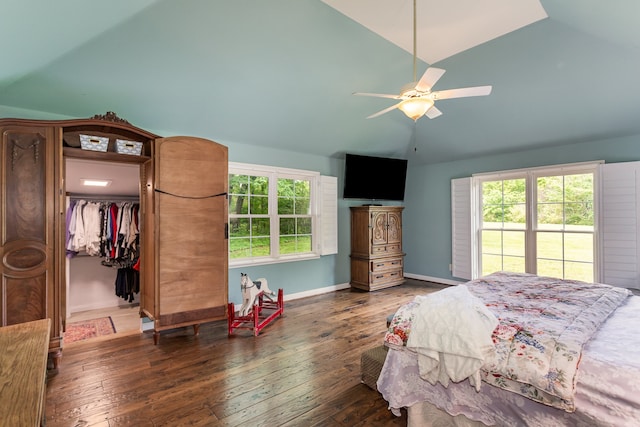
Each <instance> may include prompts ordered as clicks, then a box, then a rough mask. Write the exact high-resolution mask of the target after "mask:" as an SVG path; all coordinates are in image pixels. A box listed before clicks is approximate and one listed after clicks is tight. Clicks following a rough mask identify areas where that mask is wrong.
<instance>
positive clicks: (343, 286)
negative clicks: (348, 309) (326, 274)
mask: <svg viewBox="0 0 640 427" xmlns="http://www.w3.org/2000/svg"><path fill="white" fill-rule="evenodd" d="M350 287H351V285H349V284H348V283H341V284H339V285H334V286H326V287H324V288H318V289H311V290H310V291H303V292H296V293H295V294H289V295H287V294H284V300H285V301H292V300H296V299H300V298H306V297H312V296H315V295H322V294H328V293H329V292H335V291H340V290H342V289H349V288H350Z"/></svg>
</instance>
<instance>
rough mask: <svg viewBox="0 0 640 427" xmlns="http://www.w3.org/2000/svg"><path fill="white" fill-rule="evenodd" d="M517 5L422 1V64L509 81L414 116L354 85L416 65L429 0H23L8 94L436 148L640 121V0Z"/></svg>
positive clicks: (224, 137)
mask: <svg viewBox="0 0 640 427" xmlns="http://www.w3.org/2000/svg"><path fill="white" fill-rule="evenodd" d="M6 3H8V4H6ZM513 3H515V2H513V1H512V0H490V1H486V2H478V1H477V0H451V1H448V2H441V1H437V0H418V11H419V13H418V56H419V58H420V59H419V61H418V67H417V68H418V70H417V71H418V75H421V74H422V73H423V72H424V70H426V68H427V67H428V66H431V65H433V66H437V67H439V68H443V69H445V70H447V72H446V73H445V74H444V76H443V77H442V78H441V79H440V80H439V81H438V83H437V85H436V87H435V89H437V90H441V89H449V88H456V87H466V86H478V85H492V86H493V92H492V93H491V95H489V96H486V97H477V98H464V99H452V100H443V101H439V102H438V108H439V109H440V110H441V111H442V112H443V115H442V116H440V117H438V118H436V119H433V120H430V119H428V118H426V117H423V118H421V119H419V120H418V121H417V122H416V123H414V122H413V121H412V120H410V119H408V118H407V117H405V116H404V115H403V114H402V113H401V112H400V111H397V110H394V111H391V112H389V113H387V114H384V115H382V116H380V117H377V118H374V119H366V118H365V117H367V116H369V115H370V114H372V113H374V112H376V111H379V110H381V109H383V108H385V107H388V106H390V105H392V102H393V101H392V100H389V99H379V98H365V97H356V96H353V95H352V93H353V92H356V91H359V92H379V93H397V92H398V91H399V90H400V88H401V87H402V86H403V85H404V84H406V83H408V82H410V81H411V80H412V77H413V76H412V63H413V58H412V21H411V19H412V18H411V11H412V5H413V2H412V0H352V1H348V2H345V1H337V0H325V1H321V0H295V1H293V0H269V1H251V0H224V1H223V0H182V1H180V2H178V1H171V0H136V1H129V2H88V1H86V0H59V1H55V2H51V1H45V0H20V1H17V0H9V2H5V4H3V6H2V10H1V13H0V55H1V57H2V60H1V64H2V65H1V66H0V105H5V106H10V107H15V108H21V109H26V110H35V111H43V112H49V113H56V114H61V115H65V116H71V117H90V116H93V115H95V114H101V113H104V112H106V111H115V112H116V113H117V114H118V115H119V116H120V117H123V118H125V119H127V120H129V121H130V122H131V123H133V124H135V125H136V126H139V127H142V128H145V129H149V130H151V131H154V132H156V133H159V134H162V135H175V134H187V135H194V136H202V137H206V138H210V139H213V140H216V141H218V142H220V143H223V144H224V143H240V144H251V145H258V146H268V147H273V148H277V149H282V150H288V151H299V152H305V153H311V154H318V155H323V156H336V157H341V156H342V155H343V154H344V153H345V152H353V153H359V154H370V155H385V156H394V157H404V158H409V159H410V161H412V162H417V163H420V164H425V163H434V162H442V161H450V160H455V159H461V158H471V157H475V156H478V155H483V154H492V153H499V152H509V151H517V150H522V149H526V148H533V147H540V146H550V145H558V144H566V143H572V142H579V141H591V140H599V139H603V138H607V137H615V136H622V135H633V134H640V120H638V118H637V116H638V112H639V110H638V108H637V103H638V99H639V98H640V83H639V82H638V76H640V2H638V1H637V0H615V1H614V2H603V1H598V0H540V1H537V0H535V1H530V0H527V1H525V0H522V2H518V7H517V8H513V7H512V5H513ZM478 4H481V5H482V8H478V7H477V6H478ZM443 5H445V6H443ZM230 155H231V158H232V159H233V152H231V153H230Z"/></svg>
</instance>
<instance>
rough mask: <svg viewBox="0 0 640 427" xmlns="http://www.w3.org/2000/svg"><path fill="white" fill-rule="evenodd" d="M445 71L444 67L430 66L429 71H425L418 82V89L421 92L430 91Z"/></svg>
mask: <svg viewBox="0 0 640 427" xmlns="http://www.w3.org/2000/svg"><path fill="white" fill-rule="evenodd" d="M444 73H445V70H443V69H442V68H435V67H429V68H427V71H425V72H424V74H423V75H422V77H420V81H419V82H418V84H416V90H419V91H421V92H429V91H430V90H431V88H432V87H433V86H434V85H435V84H436V82H437V81H438V80H440V77H442V75H443V74H444Z"/></svg>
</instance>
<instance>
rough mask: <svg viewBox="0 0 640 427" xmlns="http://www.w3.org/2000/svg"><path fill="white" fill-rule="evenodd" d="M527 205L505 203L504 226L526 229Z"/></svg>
mask: <svg viewBox="0 0 640 427" xmlns="http://www.w3.org/2000/svg"><path fill="white" fill-rule="evenodd" d="M526 215H527V206H526V205H524V204H517V205H504V228H511V229H514V228H515V229H520V230H524V229H525V228H526V227H527V216H526Z"/></svg>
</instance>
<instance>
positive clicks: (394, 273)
mask: <svg viewBox="0 0 640 427" xmlns="http://www.w3.org/2000/svg"><path fill="white" fill-rule="evenodd" d="M403 278H404V275H403V274H402V269H401V268H400V269H398V270H390V271H385V272H379V273H375V272H372V273H371V281H370V282H371V284H372V285H376V284H378V283H386V282H396V281H402V280H403Z"/></svg>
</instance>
